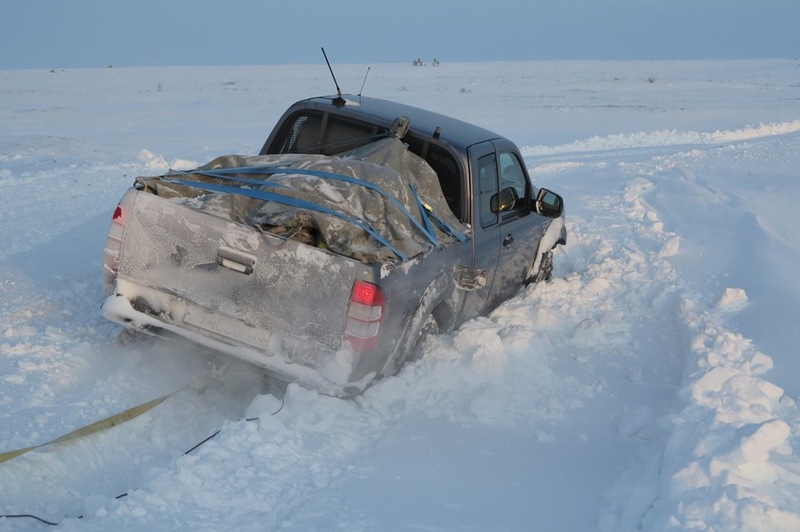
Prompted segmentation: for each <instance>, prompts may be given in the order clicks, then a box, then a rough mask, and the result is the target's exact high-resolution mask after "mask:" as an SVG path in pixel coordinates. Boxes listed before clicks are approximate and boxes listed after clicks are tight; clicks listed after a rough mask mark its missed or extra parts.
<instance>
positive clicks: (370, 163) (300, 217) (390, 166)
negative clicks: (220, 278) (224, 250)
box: [138, 137, 468, 262]
mask: <svg viewBox="0 0 800 532" xmlns="http://www.w3.org/2000/svg"><path fill="white" fill-rule="evenodd" d="M270 167H272V168H275V167H277V168H280V169H281V170H280V172H279V173H274V172H273V173H270ZM232 168H236V169H242V171H241V172H236V171H233V172H224V175H221V174H217V175H215V171H217V172H218V171H220V170H225V169H232ZM292 169H297V170H301V171H303V172H310V173H318V175H307V174H301V173H290V171H291V170H292ZM319 173H329V174H336V175H338V176H346V177H349V178H356V179H360V180H363V181H366V182H368V183H371V184H372V185H375V186H376V187H380V189H381V190H382V191H384V192H385V193H386V194H387V195H389V196H392V197H393V198H395V199H396V200H397V202H399V203H400V204H401V205H402V206H403V208H400V207H398V205H397V204H396V203H395V201H393V200H390V199H388V198H387V197H385V196H384V195H383V194H381V193H380V192H378V191H376V190H374V189H373V188H370V187H368V186H363V185H358V184H354V183H351V182H346V181H342V180H339V179H333V178H331V177H330V176H328V177H324V176H321V175H319ZM254 180H260V181H264V180H266V182H267V183H269V184H270V185H272V186H269V187H265V186H260V185H259V182H258V181H254ZM138 181H139V183H140V184H141V185H142V186H144V187H145V188H146V189H147V190H149V191H151V192H153V193H155V194H158V195H159V196H163V197H166V198H171V199H174V200H176V201H180V202H182V203H184V204H186V205H188V206H191V207H193V208H196V209H198V210H203V211H207V212H208V213H209V214H213V215H216V216H221V217H225V218H228V219H230V220H232V221H234V222H237V223H244V224H248V225H254V226H258V227H261V228H263V229H264V230H266V231H271V232H273V233H277V234H283V235H285V236H287V237H290V238H296V239H300V240H303V241H304V242H306V243H308V244H312V245H317V246H320V247H326V248H328V249H330V250H331V251H333V252H335V253H338V254H341V255H346V256H349V257H353V258H356V259H358V260H361V261H364V262H377V261H385V260H394V259H395V258H396V254H395V253H394V252H393V251H392V249H391V248H389V247H387V246H386V245H384V244H382V243H381V242H380V241H379V240H378V239H376V238H374V237H372V236H370V235H369V234H368V233H367V232H365V231H364V229H363V228H362V227H359V226H358V225H356V224H353V223H351V222H349V221H347V220H346V219H342V218H341V217H337V216H333V215H331V214H326V213H323V212H317V211H315V210H313V209H304V208H298V207H295V206H289V205H284V204H281V203H279V202H276V201H265V200H263V199H258V198H252V197H247V196H245V195H242V194H237V193H232V194H231V193H223V192H213V191H212V192H209V191H208V190H203V189H202V185H203V184H204V183H209V184H211V183H213V184H215V186H216V185H223V186H224V187H236V188H237V189H239V190H240V191H241V190H242V189H244V190H246V191H248V192H249V191H250V190H263V191H268V192H269V193H270V194H278V195H280V196H283V197H289V198H296V199H299V200H304V201H309V202H312V203H313V204H315V205H318V206H320V207H322V210H325V209H330V210H332V211H336V212H337V213H341V214H342V215H344V216H346V217H349V218H357V219H361V220H363V221H365V222H366V223H367V224H368V225H369V226H370V227H371V228H372V229H374V230H375V232H376V233H378V234H380V235H381V236H382V237H383V239H385V241H386V242H388V243H389V244H390V245H391V247H393V248H395V249H396V250H398V251H400V252H401V253H402V254H404V255H405V256H407V257H413V256H415V255H417V254H419V253H422V252H424V251H425V250H427V249H431V247H432V246H433V245H434V243H433V242H432V239H431V238H430V237H429V236H428V235H426V233H425V231H424V229H425V228H426V227H428V226H427V224H426V221H425V220H424V218H423V215H422V214H421V213H420V206H419V203H418V201H417V199H416V198H415V197H414V193H413V191H412V187H413V190H416V192H417V195H418V198H419V200H420V201H421V202H422V203H423V204H424V205H425V206H426V207H427V208H428V210H429V212H430V213H432V215H434V216H436V217H439V218H440V219H441V220H442V221H444V222H445V224H446V225H447V226H449V227H451V228H453V229H454V230H455V231H456V232H458V233H462V234H466V233H467V231H468V229H467V228H466V227H465V226H464V225H463V224H461V223H460V222H459V221H458V220H457V219H456V217H455V216H454V215H453V213H452V212H451V211H450V208H449V207H448V205H447V201H446V200H445V198H444V196H443V195H442V190H441V187H440V185H439V179H438V176H437V175H436V172H435V171H434V170H433V169H432V168H431V167H430V165H428V163H426V162H425V161H424V160H423V159H422V158H420V157H418V156H417V155H415V154H413V153H411V152H409V151H408V149H406V147H405V145H404V144H403V143H402V141H400V140H399V139H397V138H395V137H388V138H385V139H381V140H379V141H376V142H373V143H371V144H367V145H365V146H362V147H360V148H357V149H355V150H352V151H349V152H345V153H341V154H338V155H336V156H323V155H308V154H283V155H259V156H240V155H228V156H222V157H218V158H216V159H214V160H213V161H211V162H210V163H208V164H206V165H203V166H201V167H199V168H197V169H195V170H190V171H188V172H180V173H175V172H172V173H170V174H167V175H166V176H159V177H147V178H139V180H138ZM177 181H180V182H181V183H187V182H189V183H195V185H190V186H187V185H185V184H178V183H177ZM225 190H229V189H228V188H226V189H225ZM230 190H231V191H234V190H233V189H230ZM234 192H235V191H234ZM404 211H405V212H404ZM409 214H410V217H411V218H413V219H414V220H415V222H416V223H415V222H414V221H412V220H411V219H410V217H409ZM431 225H432V229H431V233H432V234H433V235H434V238H433V241H436V242H438V243H440V244H445V243H447V242H450V241H452V240H453V239H454V238H453V236H452V235H451V234H450V232H449V231H446V230H442V228H441V227H439V226H438V225H437V224H435V223H433V221H431ZM420 227H422V228H423V229H422V230H421V229H420Z"/></svg>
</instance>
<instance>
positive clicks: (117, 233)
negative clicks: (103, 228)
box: [103, 203, 127, 273]
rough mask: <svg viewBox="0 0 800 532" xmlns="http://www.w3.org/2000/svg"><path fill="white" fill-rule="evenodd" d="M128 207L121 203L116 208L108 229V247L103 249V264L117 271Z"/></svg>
mask: <svg viewBox="0 0 800 532" xmlns="http://www.w3.org/2000/svg"><path fill="white" fill-rule="evenodd" d="M125 209H126V207H123V205H122V204H121V203H120V204H119V205H117V208H116V209H114V215H113V216H112V217H111V227H109V229H108V237H107V238H106V247H105V249H104V250H103V264H104V265H105V267H106V269H107V270H109V271H111V272H114V273H116V272H117V271H118V270H119V251H120V249H121V248H122V232H123V231H124V229H125V221H126V219H127V213H126V212H125Z"/></svg>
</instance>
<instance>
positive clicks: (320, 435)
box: [0, 60, 800, 531]
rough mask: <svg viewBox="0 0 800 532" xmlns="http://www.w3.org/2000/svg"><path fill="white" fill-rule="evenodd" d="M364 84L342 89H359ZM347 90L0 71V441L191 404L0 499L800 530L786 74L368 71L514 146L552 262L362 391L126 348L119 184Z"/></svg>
mask: <svg viewBox="0 0 800 532" xmlns="http://www.w3.org/2000/svg"><path fill="white" fill-rule="evenodd" d="M365 72H366V66H365V65H364V66H362V65H343V66H339V67H337V71H336V74H337V79H338V80H339V82H340V84H341V85H342V86H343V87H344V88H345V89H346V90H349V91H352V92H358V89H359V88H360V87H361V85H362V82H363V81H364V79H363V78H364V74H365ZM332 89H333V87H332V82H331V81H330V78H329V76H328V72H327V69H326V68H325V67H324V66H320V67H313V66H270V67H230V68H221V67H217V68H136V69H102V70H54V71H50V72H48V71H44V70H42V71H13V70H9V71H0V95H2V97H1V98H0V124H2V128H0V242H2V247H1V248H0V291H1V293H2V298H0V383H1V384H0V427H1V428H0V452H4V451H10V450H12V449H17V448H21V447H27V446H31V445H36V444H40V443H44V442H46V441H49V440H51V439H53V438H55V437H58V436H59V435H61V434H65V433H67V432H70V431H71V430H74V429H76V428H78V427H81V426H83V425H87V424H89V423H91V422H94V421H96V420H98V419H100V418H103V417H105V416H109V415H111V414H114V413H116V412H119V411H122V410H125V409H126V408H129V407H131V406H133V405H136V404H139V403H142V402H144V401H147V400H150V399H153V398H155V397H158V396H160V395H162V394H165V393H171V392H174V391H176V390H178V391H177V392H176V393H175V394H174V395H173V396H171V397H170V399H168V400H167V401H166V402H165V403H163V404H162V405H160V406H158V407H157V408H155V409H154V410H152V411H150V412H148V413H146V414H144V415H142V416H141V417H139V418H136V419H135V420H133V421H129V422H128V423H125V424H123V425H121V426H117V427H114V428H112V429H110V430H107V431H104V432H102V433H98V434H95V435H92V436H89V437H86V438H82V439H78V440H73V441H71V442H67V443H63V444H57V445H53V446H48V447H43V448H41V449H38V450H35V451H32V452H30V453H28V454H25V455H22V456H19V457H17V458H14V459H12V460H9V461H7V462H5V463H2V464H0V514H6V515H7V514H35V515H36V516H39V517H41V518H42V519H46V520H49V521H52V522H58V523H60V524H61V528H63V529H64V530H167V529H180V530H187V529H205V530H220V529H232V530H548V531H549V530H602V531H610V530H638V529H644V530H669V529H701V530H702V529H713V530H797V529H800V460H798V455H797V452H796V450H795V449H796V448H797V447H798V429H799V428H800V411H799V410H798V407H797V404H796V402H795V401H796V398H797V397H798V396H800V384H798V378H797V376H798V373H799V371H800V363H798V362H797V360H796V359H797V355H798V349H797V347H796V346H797V339H798V337H797V328H796V323H797V321H798V318H800V285H798V283H797V281H796V276H795V274H796V272H797V267H796V265H797V264H798V261H800V224H798V221H800V220H798V215H797V208H796V205H797V204H798V202H800V186H799V185H800V181H798V179H799V178H798V175H797V172H798V168H800V155H799V154H800V63H798V62H797V61H783V60H781V61H767V60H764V61H674V62H536V63H483V64H478V63H475V64H469V63H465V64H447V63H444V64H442V65H440V66H438V67H430V66H427V67H412V66H410V65H373V66H372V67H371V69H370V71H369V76H368V78H367V80H366V84H365V87H364V93H365V94H369V95H371V96H377V97H384V98H388V99H396V100H400V101H403V102H406V103H411V104H415V105H419V106H421V107H426V108H430V109H433V110H437V111H441V112H444V113H446V114H451V115H454V116H456V117H458V118H462V119H465V120H468V121H473V122H476V123H478V124H479V125H481V126H484V127H487V128H489V129H493V130H496V131H498V132H499V133H501V134H505V135H507V136H509V137H510V138H512V139H513V140H515V141H516V142H517V143H518V145H520V147H521V148H522V151H523V155H524V156H525V160H526V164H527V166H528V169H529V171H530V173H531V176H532V178H533V180H534V181H535V183H536V184H537V185H539V186H547V187H548V188H552V189H554V190H556V191H558V192H560V193H561V194H562V195H563V196H564V197H565V199H566V202H567V229H568V231H569V243H568V245H567V246H566V247H564V248H560V250H559V252H558V253H557V256H556V263H555V275H554V279H553V280H552V281H551V282H549V283H546V284H543V285H538V286H531V287H527V288H524V289H521V290H520V292H519V294H518V295H517V296H516V297H515V298H514V299H512V300H510V301H508V302H507V303H506V304H504V305H502V306H501V307H500V308H498V309H497V310H496V311H495V312H493V313H492V314H491V315H490V316H489V317H487V318H481V319H477V320H473V321H471V322H468V323H467V324H465V325H464V326H463V327H461V328H460V329H459V330H458V331H456V332H454V333H453V334H450V335H440V336H438V337H436V338H434V339H432V340H431V341H430V342H429V343H427V344H426V345H425V346H424V356H423V357H422V358H421V360H419V361H417V362H415V363H413V364H411V365H410V366H408V367H406V368H405V370H404V371H403V372H402V373H401V374H400V375H399V376H398V377H395V378H391V379H387V380H385V381H383V382H381V383H379V384H378V385H376V386H374V387H373V388H371V389H369V390H368V391H367V392H366V393H365V394H364V395H363V396H361V397H358V398H357V399H355V400H352V401H347V400H341V399H334V398H330V397H324V396H320V395H318V394H316V393H314V392H310V391H307V390H304V389H302V388H300V387H298V386H290V388H289V389H288V391H287V394H286V396H285V400H284V401H283V403H281V402H280V401H278V400H277V399H275V397H273V396H272V395H270V394H268V393H266V392H265V390H263V389H262V381H261V380H260V379H259V376H258V373H257V372H255V371H253V370H252V368H249V367H247V366H246V365H244V364H240V363H237V362H232V361H229V360H223V359H219V358H216V357H214V356H213V355H211V354H209V353H204V352H200V351H199V350H197V349H195V348H192V347H190V346H185V345H175V344H167V343H163V342H156V341H150V342H144V343H133V344H126V345H121V344H119V343H118V342H117V333H118V331H119V329H118V328H117V327H116V326H114V325H112V324H110V323H106V322H104V321H103V320H102V318H101V317H100V315H99V312H98V306H99V304H100V302H101V300H102V288H101V278H100V266H101V260H102V246H103V243H104V238H105V232H106V230H107V228H108V223H109V220H110V214H111V211H112V210H113V207H114V205H115V204H116V201H117V199H119V197H120V196H121V194H122V192H123V191H124V190H125V189H126V188H127V187H128V186H129V185H130V183H131V182H132V180H133V177H134V176H136V175H151V174H153V173H160V172H162V171H164V170H166V169H167V168H168V167H172V168H190V167H192V166H197V165H199V164H202V163H205V162H207V161H209V160H211V159H212V158H214V157H215V156H217V155H221V154H252V153H257V151H258V149H259V148H260V146H261V143H262V142H263V140H264V138H265V137H266V134H267V133H268V131H269V130H270V128H271V126H272V125H273V124H274V122H275V121H276V120H277V118H278V116H279V115H280V113H281V112H282V111H283V109H284V108H285V107H286V106H288V105H289V104H290V103H292V102H293V101H294V100H295V99H297V98H299V97H304V96H311V95H316V94H323V93H330V92H332ZM247 418H250V419H252V418H258V419H257V420H251V421H247V420H246V419H247ZM218 429H221V431H220V432H219V434H218V435H217V436H216V437H214V438H213V439H211V440H209V441H208V442H206V443H205V444H203V445H202V446H200V447H199V448H197V449H195V450H193V451H192V452H190V453H188V454H184V452H185V451H187V450H188V449H190V448H192V447H193V446H194V445H196V444H197V443H199V442H200V441H202V440H203V439H205V438H206V437H207V436H209V435H211V434H213V433H214V432H215V431H216V430H218ZM123 494H126V495H125V496H124V497H121V498H117V496H119V495H123ZM78 516H83V517H82V518H80V519H79V518H78ZM43 528H47V525H44V524H43V523H41V522H39V521H36V520H34V519H32V518H14V519H11V518H6V519H3V518H0V530H41V529H43Z"/></svg>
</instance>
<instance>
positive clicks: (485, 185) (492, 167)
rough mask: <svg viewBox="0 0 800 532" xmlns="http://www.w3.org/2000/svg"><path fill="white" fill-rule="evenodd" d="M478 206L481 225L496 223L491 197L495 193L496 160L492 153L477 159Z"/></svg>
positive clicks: (487, 225) (495, 213)
mask: <svg viewBox="0 0 800 532" xmlns="http://www.w3.org/2000/svg"><path fill="white" fill-rule="evenodd" d="M478 194H479V197H478V206H479V209H480V213H479V217H480V220H481V227H489V226H490V225H494V224H496V223H497V212H492V197H493V196H494V195H495V194H497V162H496V158H495V155H494V154H493V153H491V154H489V155H484V156H483V157H481V158H480V159H478Z"/></svg>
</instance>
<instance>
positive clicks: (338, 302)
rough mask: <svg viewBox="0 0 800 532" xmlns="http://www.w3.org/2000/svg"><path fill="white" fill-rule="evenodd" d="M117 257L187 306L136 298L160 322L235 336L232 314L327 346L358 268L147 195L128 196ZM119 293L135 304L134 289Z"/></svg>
mask: <svg viewBox="0 0 800 532" xmlns="http://www.w3.org/2000/svg"><path fill="white" fill-rule="evenodd" d="M120 259H121V260H120V268H119V273H118V279H120V280H122V281H125V280H127V281H130V282H131V283H133V284H135V285H143V286H146V287H149V288H152V289H155V290H156V291H158V292H160V293H163V294H165V295H169V296H171V297H169V298H165V299H164V301H181V304H182V307H187V306H186V305H184V303H189V304H190V305H188V308H189V309H190V310H188V311H182V312H181V314H185V315H181V316H176V315H171V309H170V308H159V305H163V302H154V301H146V302H140V304H145V305H151V306H154V307H155V308H154V309H153V310H154V311H155V313H158V314H159V315H161V316H162V319H166V320H168V321H173V322H175V321H176V320H182V321H183V322H184V323H185V324H188V325H190V326H193V327H195V328H199V329H204V330H208V331H209V332H212V333H215V334H217V335H222V336H236V335H234V334H232V333H231V334H226V330H225V327H226V325H224V323H231V320H227V318H232V319H233V320H236V321H239V322H243V323H244V324H246V325H248V326H251V327H253V328H257V329H263V330H265V331H266V332H267V333H270V332H280V333H281V334H285V335H290V336H293V337H296V338H299V339H301V340H309V341H313V342H314V343H319V344H322V345H324V346H326V347H329V348H332V349H336V348H337V347H338V346H339V344H340V341H341V335H342V326H343V323H344V319H345V312H346V309H347V304H348V300H349V297H350V291H351V289H352V286H353V281H354V280H355V279H356V277H357V276H358V275H359V274H360V273H361V272H362V270H364V269H365V265H363V264H362V263H360V262H358V261H355V260H353V259H349V258H346V257H342V256H339V255H335V254H333V253H330V252H328V251H326V250H324V249H320V248H316V247H312V246H308V245H305V244H302V243H299V242H296V241H291V240H284V239H282V238H279V237H277V236H274V235H270V234H268V233H263V232H261V231H259V230H258V229H256V228H254V227H249V226H245V225H242V224H238V223H235V222H232V221H230V220H228V219H224V218H221V217H218V216H215V215H212V214H208V213H205V212H200V211H196V210H193V209H192V208H190V207H188V206H186V205H181V204H178V203H175V202H173V201H170V200H166V199H164V198H161V197H158V196H155V195H153V194H148V193H145V192H139V193H137V194H136V195H135V198H134V201H133V205H132V208H131V210H130V213H129V217H128V219H127V220H126V223H125V237H124V239H123V242H122V249H121V255H120ZM126 295H128V297H129V299H131V301H132V303H134V305H135V303H136V300H135V294H126ZM167 306H168V304H167ZM198 307H199V308H198ZM192 309H194V310H192ZM151 313H152V312H151ZM220 317H221V318H220ZM216 318H220V319H216ZM215 320H216V321H215ZM228 326H229V325H228ZM239 336H240V335H239ZM256 336H257V335H256ZM231 339H233V340H237V341H242V340H243V339H242V338H231ZM244 341H245V343H250V344H251V345H255V346H256V347H259V345H256V344H258V343H260V342H257V341H250V342H247V339H246V338H245V339H244ZM295 362H301V363H302V362H303V361H302V360H295Z"/></svg>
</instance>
